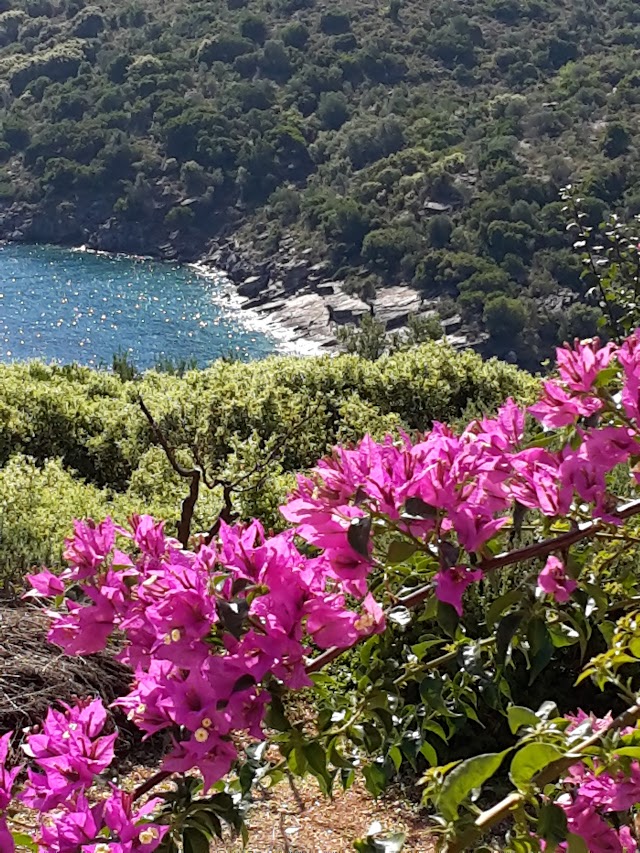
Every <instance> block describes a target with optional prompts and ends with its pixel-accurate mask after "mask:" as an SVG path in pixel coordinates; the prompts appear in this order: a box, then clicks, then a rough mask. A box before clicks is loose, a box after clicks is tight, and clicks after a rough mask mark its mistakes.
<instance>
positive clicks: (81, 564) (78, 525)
mask: <svg viewBox="0 0 640 853" xmlns="http://www.w3.org/2000/svg"><path fill="white" fill-rule="evenodd" d="M73 528H74V535H73V536H72V537H71V538H69V539H65V546H66V548H65V550H64V553H63V556H64V559H65V560H66V561H67V563H69V569H66V570H65V572H64V573H63V577H65V578H72V579H73V580H76V581H79V580H85V579H86V578H90V577H93V576H94V575H95V573H96V572H97V571H98V569H99V568H101V566H102V565H103V564H104V561H105V560H106V558H107V555H108V554H109V553H110V551H111V549H112V548H113V546H114V544H115V540H116V531H117V532H122V533H124V532H125V531H123V530H122V529H121V528H119V527H116V525H115V524H114V523H113V521H112V520H111V519H110V518H105V520H104V521H101V522H100V524H96V523H95V521H92V520H91V519H88V520H87V521H74V523H73Z"/></svg>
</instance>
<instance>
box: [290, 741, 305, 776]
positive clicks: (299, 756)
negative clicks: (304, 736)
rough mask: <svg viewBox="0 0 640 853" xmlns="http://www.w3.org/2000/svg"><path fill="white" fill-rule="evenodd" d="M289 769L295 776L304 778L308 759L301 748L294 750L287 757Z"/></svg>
mask: <svg viewBox="0 0 640 853" xmlns="http://www.w3.org/2000/svg"><path fill="white" fill-rule="evenodd" d="M287 764H288V765H289V769H290V770H291V772H292V773H293V774H294V775H295V776H304V774H305V773H306V770H307V758H306V756H305V754H304V752H303V750H302V749H300V747H298V746H297V747H296V748H295V749H292V750H291V752H290V753H289V755H288V756H287Z"/></svg>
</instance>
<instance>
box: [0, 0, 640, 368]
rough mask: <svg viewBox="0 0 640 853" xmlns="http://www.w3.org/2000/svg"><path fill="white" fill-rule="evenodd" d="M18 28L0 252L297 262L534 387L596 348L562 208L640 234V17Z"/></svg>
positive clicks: (297, 14)
mask: <svg viewBox="0 0 640 853" xmlns="http://www.w3.org/2000/svg"><path fill="white" fill-rule="evenodd" d="M0 9H1V10H2V11H1V12H0V103H1V105H2V106H1V107H0V158H1V159H2V164H1V165H0V199H1V201H0V236H2V237H9V238H11V237H13V238H14V239H29V240H51V241H54V242H67V243H82V242H89V243H90V244H92V245H94V246H99V247H101V248H105V249H110V250H126V251H136V252H151V253H156V254H161V255H162V254H165V255H174V256H175V255H176V254H177V255H178V256H179V257H182V258H195V257H198V256H200V255H201V254H203V253H204V251H205V250H206V248H207V247H208V246H209V244H210V241H211V240H212V239H213V238H220V237H225V236H229V235H232V234H233V235H235V236H238V238H239V240H240V243H241V245H245V246H249V245H251V246H252V247H253V248H252V251H254V252H255V251H257V252H258V254H262V255H264V257H266V258H268V257H273V256H274V255H277V253H278V251H280V250H281V249H282V247H283V246H285V247H286V246H291V245H295V246H296V247H298V248H299V249H300V251H307V256H306V257H307V258H310V259H311V260H312V261H318V262H325V263H326V264H327V265H328V266H327V267H326V268H325V272H326V274H327V275H328V276H329V277H333V278H337V279H340V280H341V281H344V282H345V287H346V289H347V290H348V291H349V292H352V293H356V294H359V295H360V296H361V297H363V298H364V299H365V300H371V299H373V297H374V296H375V293H376V290H378V291H379V290H380V288H382V287H383V286H384V285H385V284H387V285H388V284H399V283H407V284H413V286H414V287H415V288H417V289H418V290H419V291H420V292H421V293H423V294H424V295H425V296H426V297H428V298H433V297H437V298H438V299H439V300H440V303H439V304H440V312H441V314H442V316H443V317H445V318H446V317H451V316H453V315H455V314H456V313H460V314H461V317H462V321H463V323H464V324H466V326H467V327H468V328H471V329H475V330H476V331H477V332H480V333H484V334H488V335H489V346H490V349H491V351H493V352H496V353H498V354H501V355H505V354H507V353H508V352H511V351H513V352H514V353H515V356H516V357H517V358H518V359H519V360H520V362H521V363H524V364H528V365H529V366H531V365H532V364H536V363H537V362H538V360H539V359H540V358H543V357H545V356H546V355H547V354H548V353H549V352H550V351H551V347H552V346H553V345H554V344H555V343H556V342H558V341H559V340H562V339H564V338H566V337H572V336H574V335H576V334H577V335H585V334H589V333H591V332H592V331H593V330H594V328H595V320H596V316H597V311H596V310H595V309H594V308H593V307H589V306H586V305H585V304H584V299H583V290H584V288H583V283H582V282H581V280H580V272H581V263H580V259H579V257H577V256H576V254H575V253H574V252H572V249H571V240H570V238H569V237H568V236H567V234H566V231H565V225H566V220H567V216H566V214H565V213H563V211H562V202H561V201H560V199H559V190H560V188H561V187H563V186H564V185H565V184H567V183H568V182H570V181H572V182H574V183H575V182H579V183H580V185H581V190H582V193H583V196H584V202H583V206H584V208H585V210H586V211H587V213H588V218H589V220H590V221H591V222H592V223H593V224H597V223H598V222H599V221H600V220H601V219H602V218H603V217H604V216H605V215H606V212H607V210H611V209H621V210H622V211H623V212H624V213H625V215H635V214H636V213H638V212H640V190H638V189H636V181H637V176H638V171H639V165H640V160H639V155H638V151H637V148H636V146H635V144H634V139H635V136H636V133H637V121H638V104H639V103H640V90H639V88H638V82H639V80H640V76H639V73H638V70H637V68H638V55H639V47H640V8H639V7H638V4H637V3H635V2H633V0H604V2H591V0H587V2H583V3H580V4H575V3H571V2H569V0H462V2H461V1H460V0H457V2H453V0H445V2H432V0H389V2H388V3H387V2H386V0H383V2H380V3H374V2H371V0H351V2H349V3H348V4H344V3H334V2H332V0H195V1H190V2H186V0H135V2H129V3H122V2H119V3H116V2H113V0H103V2H102V3H101V4H95V5H89V4H85V3H83V2H82V0H0ZM569 306H571V307H569Z"/></svg>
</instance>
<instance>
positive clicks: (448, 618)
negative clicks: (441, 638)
mask: <svg viewBox="0 0 640 853" xmlns="http://www.w3.org/2000/svg"><path fill="white" fill-rule="evenodd" d="M437 620H438V625H440V627H441V628H442V630H443V631H444V632H445V634H447V635H448V636H449V637H455V635H456V631H457V630H458V623H459V622H460V617H459V616H458V614H457V612H456V609H455V607H452V606H451V605H450V604H447V603H446V602H444V601H438V610H437Z"/></svg>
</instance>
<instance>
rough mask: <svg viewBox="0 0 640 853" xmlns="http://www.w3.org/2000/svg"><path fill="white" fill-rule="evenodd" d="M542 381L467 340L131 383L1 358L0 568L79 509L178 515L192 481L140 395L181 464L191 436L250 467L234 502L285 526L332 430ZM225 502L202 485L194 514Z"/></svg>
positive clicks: (474, 404) (48, 542)
mask: <svg viewBox="0 0 640 853" xmlns="http://www.w3.org/2000/svg"><path fill="white" fill-rule="evenodd" d="M534 384H535V383H534V380H532V379H531V377H528V376H527V375H526V374H523V373H520V372H518V371H517V370H516V369H514V368H511V367H509V366H507V365H504V364H501V363H500V362H497V361H489V362H486V363H485V362H482V360H481V359H480V358H479V357H478V356H476V355H474V354H473V353H471V352H467V353H462V354H456V357H455V358H454V357H453V352H452V351H451V350H450V349H449V348H448V347H446V346H444V345H442V344H424V345H421V346H419V347H416V348H414V349H412V350H410V351H408V352H403V353H398V354H396V355H391V356H385V357H383V358H381V359H379V360H378V361H377V362H370V361H366V360H364V359H361V358H359V357H358V356H355V355H354V356H340V357H338V358H330V357H324V358H311V359H297V358H293V357H291V358H271V359H268V360H266V361H263V362H257V363H253V364H248V365H247V364H240V363H238V364H235V363H232V364H229V363H225V362H222V361H219V362H216V363H215V364H214V365H213V366H212V367H210V368H208V369H207V370H202V371H190V372H187V373H186V374H185V375H184V377H182V378H181V377H177V376H170V375H167V374H161V373H156V372H150V373H147V374H145V375H144V376H143V378H142V379H140V380H137V381H126V382H123V381H122V380H120V379H119V378H118V377H117V376H115V375H113V374H109V373H105V372H97V371H92V370H90V369H88V368H81V367H75V366H74V367H66V368H57V367H45V366H43V365H41V364H38V363H30V364H14V365H0V465H1V466H2V467H1V468H0V495H1V498H0V571H3V572H4V573H5V577H6V576H7V574H11V572H12V571H13V572H16V571H17V572H18V573H19V572H20V571H21V570H23V569H24V568H25V567H26V566H28V565H30V564H31V563H32V562H39V561H41V560H47V561H49V562H50V561H51V560H52V559H53V557H54V556H55V555H59V553H60V546H61V541H62V532H63V531H64V530H66V529H68V526H69V523H70V521H71V519H72V518H73V517H74V515H86V514H95V515H103V514H104V513H105V512H112V513H114V515H115V516H116V517H118V518H120V519H121V520H124V519H125V518H126V516H127V514H129V513H131V512H133V511H149V512H152V513H156V514H157V515H159V516H162V517H165V518H167V519H168V523H169V524H170V525H171V524H174V523H175V521H176V520H177V518H178V517H179V513H180V503H181V501H182V499H183V498H184V497H185V495H186V493H187V491H188V483H187V482H186V481H185V480H181V479H180V477H178V475H177V474H175V473H174V472H173V470H172V469H171V467H170V465H169V463H168V461H167V459H166V458H165V456H164V453H163V452H162V451H161V449H160V448H158V447H157V446H155V445H154V444H153V442H152V436H151V431H150V429H149V426H148V423H147V421H146V419H145V418H144V416H143V415H142V412H141V411H140V408H139V406H138V402H137V400H138V395H141V396H142V397H143V398H144V400H145V402H146V404H147V405H148V407H149V409H150V410H151V412H152V413H153V416H154V417H155V419H156V421H157V423H158V425H159V426H160V428H161V429H162V431H163V433H164V434H165V435H166V436H167V439H168V440H169V442H170V443H171V445H172V446H173V447H174V448H176V451H177V452H178V456H179V458H180V460H181V461H182V462H183V463H184V464H185V465H191V464H193V457H194V453H193V450H194V448H196V449H197V453H198V456H199V458H200V459H201V461H202V463H203V464H204V466H205V468H206V470H207V472H208V475H209V478H210V479H212V480H213V479H216V478H218V479H226V480H229V481H234V480H235V479H237V478H238V477H239V476H241V475H243V474H244V473H247V472H249V473H250V476H249V477H248V479H247V481H246V483H245V484H244V490H243V491H242V492H241V493H239V494H238V495H236V496H235V498H234V504H235V509H236V511H237V512H238V513H239V514H240V515H241V516H242V517H249V516H253V515H256V516H260V517H261V518H263V519H264V520H265V521H266V523H267V524H273V525H277V524H278V523H279V516H278V512H277V507H278V504H279V502H280V501H281V500H282V498H283V497H284V495H285V494H286V492H287V490H288V489H289V488H290V486H291V484H292V482H293V472H296V471H299V470H303V469H305V468H307V467H309V466H311V465H313V464H314V463H315V462H316V460H317V459H318V458H319V457H321V456H322V455H323V454H324V453H326V452H327V451H328V450H329V449H330V448H331V447H332V446H333V445H334V444H335V443H336V442H343V443H345V442H346V443H348V442H351V441H356V440H357V439H359V438H361V437H362V435H363V434H365V433H366V432H370V433H372V434H373V435H375V436H377V437H381V436H382V435H384V434H386V433H387V432H390V431H391V432H393V431H395V430H397V429H398V428H405V429H409V430H416V429H418V430H420V429H425V428H426V427H428V426H429V425H430V424H431V423H432V421H433V420H446V421H451V420H455V419H456V418H459V417H460V416H461V415H462V413H463V412H465V411H471V412H472V413H473V412H482V411H486V410H489V409H492V408H493V407H495V406H496V405H497V404H498V403H499V402H500V401H502V400H503V399H504V398H505V397H506V396H508V395H509V394H513V395H515V396H518V397H521V398H522V397H526V396H527V395H529V394H531V392H532V389H533V387H534ZM265 460H266V461H268V464H267V465H266V467H263V468H260V469H259V470H256V471H255V472H254V473H251V472H252V471H253V469H254V468H255V467H256V465H257V464H259V463H264V462H265ZM221 505H222V495H221V489H220V488H214V489H213V490H212V491H207V490H206V489H205V490H203V495H202V499H201V501H200V502H199V504H198V512H197V515H196V518H195V526H196V527H197V528H198V529H208V526H209V525H210V523H211V521H212V519H213V518H214V517H215V515H216V513H217V512H218V511H219V509H220V508H221ZM30 508H31V509H30ZM34 514H35V515H34ZM34 517H36V518H38V519H41V520H42V523H41V524H40V523H39V522H36V523H34V522H33V520H30V519H33V518H34ZM29 527H31V530H32V531H33V530H35V533H33V534H32V535H27V530H28V529H29ZM15 576H16V575H15V574H14V577H15Z"/></svg>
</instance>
